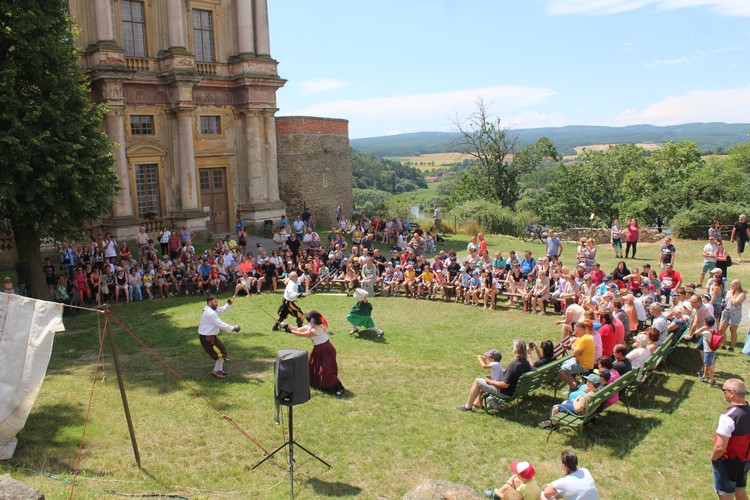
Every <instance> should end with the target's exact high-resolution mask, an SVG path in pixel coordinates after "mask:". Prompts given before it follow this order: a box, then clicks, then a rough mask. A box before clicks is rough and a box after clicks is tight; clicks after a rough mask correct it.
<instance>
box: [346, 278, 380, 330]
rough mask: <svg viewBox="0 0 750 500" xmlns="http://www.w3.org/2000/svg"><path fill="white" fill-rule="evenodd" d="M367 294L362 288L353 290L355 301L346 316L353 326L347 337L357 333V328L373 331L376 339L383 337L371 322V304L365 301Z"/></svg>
mask: <svg viewBox="0 0 750 500" xmlns="http://www.w3.org/2000/svg"><path fill="white" fill-rule="evenodd" d="M368 296H369V294H368V293H367V291H365V290H363V289H362V288H357V289H356V290H354V299H355V300H356V301H357V303H356V304H354V307H352V309H351V310H350V311H349V314H347V316H346V320H347V321H348V322H349V323H351V324H352V325H354V328H353V329H352V331H351V332H349V335H354V334H355V333H359V331H360V330H359V328H360V327H361V328H363V329H364V330H373V331H374V332H375V333H377V334H378V337H382V336H383V330H381V329H380V328H378V327H377V326H375V322H374V321H373V320H372V304H370V303H369V302H368V301H367V297H368Z"/></svg>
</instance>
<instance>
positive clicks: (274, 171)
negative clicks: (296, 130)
mask: <svg viewBox="0 0 750 500" xmlns="http://www.w3.org/2000/svg"><path fill="white" fill-rule="evenodd" d="M274 113H275V110H265V111H263V129H264V131H265V143H264V146H265V155H264V156H265V158H264V160H265V161H264V163H265V170H266V194H267V196H268V199H269V200H270V201H279V171H278V158H277V155H276V117H275V116H274Z"/></svg>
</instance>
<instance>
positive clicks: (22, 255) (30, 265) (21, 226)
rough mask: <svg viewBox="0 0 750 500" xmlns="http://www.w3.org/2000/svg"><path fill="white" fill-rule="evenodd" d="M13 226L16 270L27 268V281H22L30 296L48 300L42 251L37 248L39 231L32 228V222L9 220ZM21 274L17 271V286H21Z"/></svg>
mask: <svg viewBox="0 0 750 500" xmlns="http://www.w3.org/2000/svg"><path fill="white" fill-rule="evenodd" d="M11 227H12V228H13V237H14V239H15V241H16V252H18V270H19V271H21V270H22V269H24V267H25V268H26V269H28V271H29V276H30V279H29V282H28V283H24V284H25V285H26V287H27V288H28V290H29V292H30V293H31V296H32V297H34V298H36V299H42V300H49V299H50V297H49V292H48V289H47V280H45V278H44V270H43V265H44V263H43V261H42V252H41V251H40V249H39V231H38V230H37V229H35V228H34V225H33V224H28V223H19V222H18V221H11ZM21 278H22V276H21V274H20V273H19V283H17V284H16V285H17V288H18V289H20V287H21Z"/></svg>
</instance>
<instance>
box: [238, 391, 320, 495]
mask: <svg viewBox="0 0 750 500" xmlns="http://www.w3.org/2000/svg"><path fill="white" fill-rule="evenodd" d="M287 446H288V447H289V467H287V470H288V471H289V491H290V492H291V495H292V499H293V498H294V447H295V446H297V447H299V448H300V449H301V450H302V451H304V452H305V453H307V454H308V455H310V456H311V457H312V458H314V459H315V460H317V461H318V462H320V463H322V464H323V465H325V466H326V467H328V468H329V469H330V468H331V464H329V463H328V462H326V461H325V460H323V459H322V458H320V457H318V456H316V455H315V453H313V452H311V451H310V450H308V449H307V448H305V447H304V446H302V445H301V444H299V443H298V442H297V441H295V440H294V406H293V405H289V439H288V440H287V441H286V442H285V443H282V444H281V445H280V446H279V447H278V448H276V449H275V450H273V451H272V452H271V454H270V455H268V456H267V457H265V458H264V459H263V460H261V461H260V462H258V463H257V464H255V465H253V466H252V467H251V468H250V470H255V469H256V468H257V467H259V466H260V465H261V464H262V463H263V462H265V461H266V460H268V459H269V458H271V457H272V456H274V455H276V454H277V453H278V452H280V451H281V450H283V449H284V448H285V447H287ZM274 465H278V464H276V463H274Z"/></svg>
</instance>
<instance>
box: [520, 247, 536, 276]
mask: <svg viewBox="0 0 750 500" xmlns="http://www.w3.org/2000/svg"><path fill="white" fill-rule="evenodd" d="M520 264H521V274H523V276H524V278H525V277H526V276H528V275H529V274H530V273H531V271H533V270H534V268H535V267H536V260H534V257H532V256H531V250H526V254H525V256H524V258H523V259H521V262H520Z"/></svg>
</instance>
